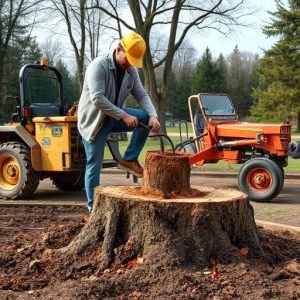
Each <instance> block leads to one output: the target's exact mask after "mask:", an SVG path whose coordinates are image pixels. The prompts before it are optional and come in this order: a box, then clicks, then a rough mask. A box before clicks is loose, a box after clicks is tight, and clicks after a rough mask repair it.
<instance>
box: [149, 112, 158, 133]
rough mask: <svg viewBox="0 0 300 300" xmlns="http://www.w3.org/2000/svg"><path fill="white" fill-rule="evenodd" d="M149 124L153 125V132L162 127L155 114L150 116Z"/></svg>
mask: <svg viewBox="0 0 300 300" xmlns="http://www.w3.org/2000/svg"><path fill="white" fill-rule="evenodd" d="M149 126H152V129H151V132H157V131H158V130H159V129H160V124H159V122H158V120H157V118H156V117H154V116H152V117H150V118H149Z"/></svg>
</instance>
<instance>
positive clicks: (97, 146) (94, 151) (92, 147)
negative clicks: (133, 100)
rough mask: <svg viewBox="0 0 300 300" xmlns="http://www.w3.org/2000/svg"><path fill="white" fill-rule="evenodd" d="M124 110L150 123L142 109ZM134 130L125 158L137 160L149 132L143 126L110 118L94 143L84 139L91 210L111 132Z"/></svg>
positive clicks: (86, 186) (87, 190) (87, 187)
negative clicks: (128, 124)
mask: <svg viewBox="0 0 300 300" xmlns="http://www.w3.org/2000/svg"><path fill="white" fill-rule="evenodd" d="M124 111H125V112H126V113H128V114H130V115H132V116H135V117H137V118H138V119H139V121H141V122H142V123H144V124H146V125H147V124H148V122H149V116H148V114H147V113H146V112H145V111H144V110H142V109H133V108H125V109H124ZM127 131H132V137H131V140H130V143H129V145H128V147H127V150H126V152H125V154H124V157H123V159H124V160H136V159H138V156H139V154H140V153H141V151H142V149H143V147H144V145H145V143H146V140H147V137H148V134H149V132H148V131H147V130H145V129H144V128H142V127H129V126H127V125H126V123H125V122H123V120H119V121H118V120H115V119H113V118H108V120H107V121H106V122H105V124H104V125H103V127H102V128H101V129H100V131H99V132H98V134H97V135H96V137H95V139H94V141H93V142H92V143H90V142H88V141H86V140H84V139H82V141H83V144H84V149H85V154H86V169H85V191H86V196H87V208H88V211H89V212H91V211H92V209H93V198H94V188H95V187H96V186H98V185H99V184H100V172H101V168H102V162H103V156H104V147H105V143H106V140H107V137H108V135H109V133H111V132H127Z"/></svg>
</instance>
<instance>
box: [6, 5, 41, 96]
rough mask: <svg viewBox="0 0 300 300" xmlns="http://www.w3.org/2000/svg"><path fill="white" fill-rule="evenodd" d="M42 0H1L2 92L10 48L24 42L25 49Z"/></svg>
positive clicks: (23, 47)
mask: <svg viewBox="0 0 300 300" xmlns="http://www.w3.org/2000/svg"><path fill="white" fill-rule="evenodd" d="M39 2H41V1H40V0H39V1H38V0H0V93H1V94H5V86H6V85H5V74H4V73H5V64H6V62H7V59H8V57H9V53H10V50H11V49H12V48H14V47H16V44H20V42H22V43H23V44H22V49H24V50H25V48H26V43H29V42H30V35H31V30H32V28H33V26H34V24H36V22H37V20H36V17H37V15H36V14H35V13H36V11H37V4H38V3H39Z"/></svg>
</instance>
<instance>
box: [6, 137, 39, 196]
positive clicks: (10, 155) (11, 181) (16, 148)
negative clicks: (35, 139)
mask: <svg viewBox="0 0 300 300" xmlns="http://www.w3.org/2000/svg"><path fill="white" fill-rule="evenodd" d="M38 185H39V177H38V174H37V173H36V172H35V171H34V170H33V169H32V165H31V155H30V149H29V148H28V147H27V146H26V145H24V144H23V143H19V142H7V143H3V144H0V197H1V198H4V199H26V198H28V197H29V196H31V195H32V194H33V193H34V192H35V191H36V189H37V187H38Z"/></svg>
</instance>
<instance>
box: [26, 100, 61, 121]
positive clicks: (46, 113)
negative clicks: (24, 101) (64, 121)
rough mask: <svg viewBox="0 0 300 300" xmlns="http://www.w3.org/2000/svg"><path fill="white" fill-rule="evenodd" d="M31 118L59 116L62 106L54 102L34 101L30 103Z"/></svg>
mask: <svg viewBox="0 0 300 300" xmlns="http://www.w3.org/2000/svg"><path fill="white" fill-rule="evenodd" d="M30 114H31V118H35V117H59V116H60V115H61V112H60V107H59V106H57V105H54V104H53V103H34V104H31V105H30Z"/></svg>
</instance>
